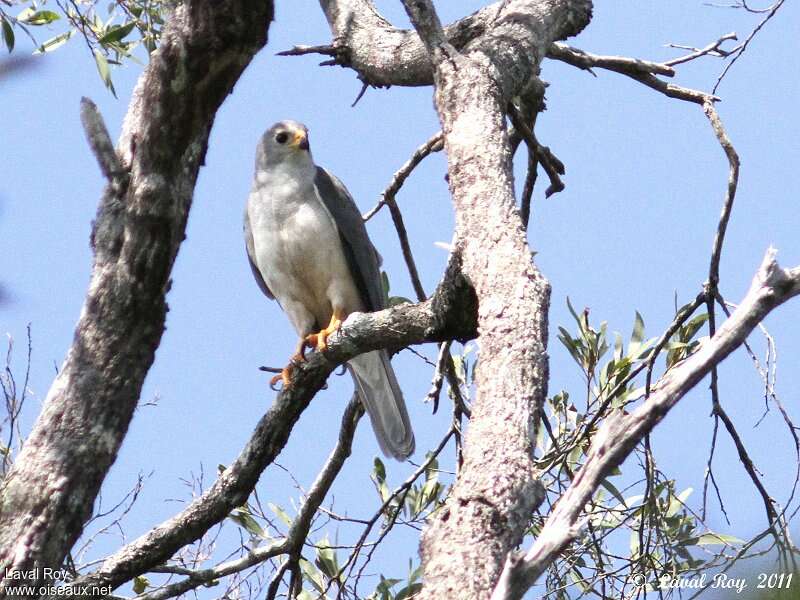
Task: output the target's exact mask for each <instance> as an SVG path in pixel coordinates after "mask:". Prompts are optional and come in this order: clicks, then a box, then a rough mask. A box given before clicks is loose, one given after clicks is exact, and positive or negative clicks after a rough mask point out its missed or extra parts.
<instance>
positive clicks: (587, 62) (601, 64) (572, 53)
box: [547, 43, 719, 104]
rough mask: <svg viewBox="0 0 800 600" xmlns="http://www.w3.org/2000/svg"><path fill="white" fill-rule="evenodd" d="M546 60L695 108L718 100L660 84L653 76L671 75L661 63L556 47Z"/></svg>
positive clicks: (682, 88)
mask: <svg viewBox="0 0 800 600" xmlns="http://www.w3.org/2000/svg"><path fill="white" fill-rule="evenodd" d="M547 56H548V58H554V59H556V60H560V61H563V62H565V63H567V64H570V65H573V66H575V67H578V68H581V69H586V70H589V71H591V69H592V68H593V67H598V68H601V69H607V70H609V71H614V72H616V73H620V74H622V75H626V76H627V77H630V78H632V79H635V80H636V81H639V82H640V83H643V84H644V85H646V86H647V87H651V88H653V89H654V90H657V91H659V92H661V93H662V94H664V95H665V96H668V97H670V98H677V99H679V100H685V101H686V102H693V103H695V104H704V103H705V102H706V101H709V100H719V98H717V97H716V96H713V95H711V94H707V93H706V92H700V91H697V90H692V89H689V88H685V87H682V86H679V85H674V84H671V83H667V82H666V81H662V80H660V79H659V78H658V77H656V76H655V75H665V76H667V77H672V76H673V75H674V74H675V71H674V69H672V67H670V66H668V65H666V64H664V63H653V62H648V61H643V60H639V59H637V58H625V57H620V56H598V55H595V54H590V53H588V52H584V51H583V50H579V49H578V48H572V47H571V46H567V45H565V44H558V43H554V44H552V45H551V46H550V48H549V50H548V52H547Z"/></svg>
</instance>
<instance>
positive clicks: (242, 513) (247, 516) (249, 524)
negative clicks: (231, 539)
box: [228, 506, 266, 538]
mask: <svg viewBox="0 0 800 600" xmlns="http://www.w3.org/2000/svg"><path fill="white" fill-rule="evenodd" d="M228 518H229V519H230V520H231V521H233V522H234V523H236V524H237V525H239V526H240V527H241V528H242V529H244V530H245V531H246V532H247V533H249V534H250V535H252V536H254V537H258V538H264V537H266V536H265V534H264V529H262V527H261V525H259V524H258V521H256V520H255V519H254V518H253V515H252V514H251V513H250V509H249V508H248V507H247V506H240V507H239V508H235V509H233V510H232V511H231V514H230V515H228Z"/></svg>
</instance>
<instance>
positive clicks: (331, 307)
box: [244, 121, 414, 460]
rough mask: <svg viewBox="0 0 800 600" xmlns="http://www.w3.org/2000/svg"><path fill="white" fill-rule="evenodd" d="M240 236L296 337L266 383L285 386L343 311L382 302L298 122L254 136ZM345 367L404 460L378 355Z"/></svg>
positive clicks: (405, 432) (389, 382)
mask: <svg viewBox="0 0 800 600" xmlns="http://www.w3.org/2000/svg"><path fill="white" fill-rule="evenodd" d="M244 237H245V244H246V247H247V256H248V258H249V259H250V266H251V268H252V270H253V275H254V276H255V278H256V282H257V283H258V285H259V287H260V288H261V291H263V292H264V293H265V294H266V295H267V296H268V297H269V298H274V299H275V300H277V301H278V303H279V304H280V306H281V308H282V309H283V310H284V311H285V312H286V314H287V315H288V317H289V319H290V320H291V322H292V325H293V326H294V328H295V330H296V331H297V334H298V335H299V336H300V341H299V343H298V346H297V349H296V352H295V354H294V356H293V357H292V359H291V361H290V363H289V365H288V366H287V367H286V368H285V369H284V370H283V372H282V373H281V375H279V376H277V377H275V378H274V381H278V380H280V379H282V380H283V383H284V385H288V384H289V381H290V376H291V369H292V363H293V362H296V361H300V360H304V349H305V348H306V347H307V346H315V347H316V348H317V349H318V350H320V351H323V350H325V348H326V339H327V337H328V336H329V335H330V334H331V333H333V332H334V331H336V329H338V327H339V326H340V324H341V322H342V321H343V320H344V319H346V318H347V316H348V315H349V314H350V313H353V312H369V311H375V310H381V309H382V308H384V294H383V290H382V287H381V279H380V271H379V266H380V260H381V259H380V255H379V254H378V253H377V251H376V250H375V248H374V246H373V245H372V242H370V240H369V237H367V230H366V228H365V227H364V223H363V221H362V219H361V214H360V213H359V211H358V208H357V207H356V204H355V202H353V199H352V198H351V196H350V194H349V193H348V191H347V189H346V188H345V187H344V185H343V184H342V183H341V182H340V181H339V180H338V179H337V178H336V177H334V176H333V175H331V174H330V173H328V172H327V171H326V170H325V169H323V168H321V167H317V166H316V165H315V164H314V161H313V159H312V158H311V151H310V149H309V143H308V130H307V129H306V127H305V126H304V125H303V124H301V123H298V122H296V121H280V122H278V123H276V124H275V125H273V126H272V127H270V128H269V129H268V130H267V131H266V133H265V134H264V135H263V136H262V138H261V141H260V142H259V144H258V148H257V150H256V169H255V178H254V181H253V188H252V191H251V192H250V197H249V198H248V200H247V207H246V209H245V213H244ZM348 368H349V370H350V372H351V374H352V375H353V380H354V381H355V384H356V389H357V391H358V395H359V397H360V399H361V402H362V403H363V405H364V407H365V408H366V411H367V414H368V415H369V418H370V420H371V422H372V428H373V429H374V431H375V436H376V437H377V438H378V444H379V445H380V447H381V450H382V451H383V453H384V454H386V455H387V456H391V457H394V458H396V459H398V460H405V459H406V458H407V457H408V456H410V455H411V453H412V452H413V451H414V433H413V432H412V430H411V424H410V422H409V418H408V412H407V411H406V406H405V403H404V402H403V396H402V394H401V392H400V387H399V386H398V384H397V378H396V377H395V374H394V371H393V370H392V365H391V363H390V362H389V355H388V353H387V352H386V351H385V350H380V351H373V352H367V353H364V354H362V355H360V356H357V357H355V358H353V359H351V360H350V361H349V363H348Z"/></svg>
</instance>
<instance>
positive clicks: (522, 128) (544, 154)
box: [508, 103, 564, 227]
mask: <svg viewBox="0 0 800 600" xmlns="http://www.w3.org/2000/svg"><path fill="white" fill-rule="evenodd" d="M508 116H509V117H510V118H511V123H512V124H513V125H514V128H515V129H516V130H517V131H518V132H519V133H520V135H521V136H522V139H523V140H525V143H526V144H527V145H528V149H529V150H530V152H531V153H532V154H533V156H534V157H535V159H536V161H537V162H538V163H539V164H540V165H542V167H543V168H544V172H545V173H547V176H548V177H549V178H550V186H549V187H548V188H547V190H545V192H544V197H545V198H549V197H550V196H552V195H553V194H556V193H558V192H560V191H562V190H563V189H564V182H563V181H561V177H560V175H563V174H564V163H562V162H561V161H560V160H558V157H556V156H555V155H554V154H553V153H552V152H551V151H550V148H548V147H546V146H542V145H541V144H540V143H539V141H538V140H537V139H536V136H535V135H534V133H533V131H531V129H530V128H529V127H528V125H527V124H526V123H525V121H524V120H523V118H522V115H521V114H520V113H519V111H518V110H517V108H516V107H515V106H514V104H513V103H509V105H508ZM523 222H524V223H525V225H526V227H527V219H526V218H524V219H523Z"/></svg>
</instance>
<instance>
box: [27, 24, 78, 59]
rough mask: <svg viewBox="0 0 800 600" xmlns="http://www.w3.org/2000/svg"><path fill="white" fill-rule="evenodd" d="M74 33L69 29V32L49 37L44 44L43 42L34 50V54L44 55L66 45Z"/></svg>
mask: <svg viewBox="0 0 800 600" xmlns="http://www.w3.org/2000/svg"><path fill="white" fill-rule="evenodd" d="M74 33H75V30H74V29H70V30H69V31H65V32H64V33H60V34H58V35H57V36H55V37H51V38H50V39H49V40H47V41H46V42H43V43H42V45H41V46H39V47H38V48H37V49H36V52H34V54H44V53H45V52H52V51H53V50H55V49H56V48H60V47H61V46H63V45H64V44H66V43H67V41H68V40H69V38H71V37H72V34H74Z"/></svg>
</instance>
